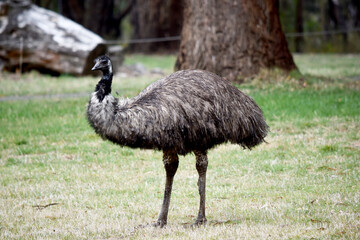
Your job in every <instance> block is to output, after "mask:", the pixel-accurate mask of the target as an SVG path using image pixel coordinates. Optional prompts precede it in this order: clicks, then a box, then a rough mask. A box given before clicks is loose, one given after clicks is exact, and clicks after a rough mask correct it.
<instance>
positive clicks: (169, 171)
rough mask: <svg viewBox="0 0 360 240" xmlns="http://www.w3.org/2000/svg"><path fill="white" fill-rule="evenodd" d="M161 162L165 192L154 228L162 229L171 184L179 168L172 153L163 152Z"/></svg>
mask: <svg viewBox="0 0 360 240" xmlns="http://www.w3.org/2000/svg"><path fill="white" fill-rule="evenodd" d="M163 162H164V167H165V170H166V183H165V191H164V201H163V204H162V207H161V211H160V214H159V218H158V220H157V222H156V223H155V226H156V227H158V226H160V227H163V226H165V225H166V223H167V216H168V211H169V205H170V197H171V189H172V184H173V180H174V176H175V173H176V170H177V168H178V166H179V158H178V155H177V154H176V153H174V152H170V151H167V152H165V151H164V155H163Z"/></svg>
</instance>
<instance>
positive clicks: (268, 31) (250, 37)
mask: <svg viewBox="0 0 360 240" xmlns="http://www.w3.org/2000/svg"><path fill="white" fill-rule="evenodd" d="M272 67H279V68H282V69H285V70H292V69H296V65H295V63H294V61H293V58H292V55H291V53H290V52H289V49H288V46H287V42H286V39H285V36H284V34H283V32H282V29H281V24H280V19H279V2H278V0H252V1H250V0H249V1H248V0H228V1H216V0H207V1H205V0H186V1H185V9H184V24H183V29H182V33H181V43H180V50H179V53H178V58H177V63H176V65H175V69H177V70H178V69H204V70H208V71H211V72H215V73H216V74H218V75H220V76H223V77H225V78H226V79H228V80H230V81H241V80H242V79H243V78H244V77H251V76H254V75H255V74H257V73H258V72H259V70H260V69H262V68H272Z"/></svg>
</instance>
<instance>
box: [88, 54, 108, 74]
mask: <svg viewBox="0 0 360 240" xmlns="http://www.w3.org/2000/svg"><path fill="white" fill-rule="evenodd" d="M94 62H95V65H94V67H93V68H92V69H91V70H92V71H94V70H100V71H102V72H103V73H104V74H105V73H112V65H111V61H110V58H109V57H108V56H106V55H103V56H100V57H97V58H96V59H95V60H94Z"/></svg>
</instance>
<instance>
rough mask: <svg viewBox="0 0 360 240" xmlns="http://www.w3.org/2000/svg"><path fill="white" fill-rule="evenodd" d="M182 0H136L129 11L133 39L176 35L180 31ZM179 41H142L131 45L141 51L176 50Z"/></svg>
mask: <svg viewBox="0 0 360 240" xmlns="http://www.w3.org/2000/svg"><path fill="white" fill-rule="evenodd" d="M182 11H183V0H166V1H163V0H136V4H135V6H134V8H133V10H132V13H131V23H132V25H133V30H134V32H133V35H132V38H133V39H146V38H163V37H172V36H177V35H179V34H180V32H181V27H182V17H183V14H182ZM178 49H179V42H177V41H169V42H154V43H142V44H136V45H133V46H132V50H134V51H141V52H157V51H163V50H166V51H169V50H170V51H171V50H173V51H177V50H178Z"/></svg>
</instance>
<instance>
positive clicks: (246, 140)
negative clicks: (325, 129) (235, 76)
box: [87, 56, 268, 226]
mask: <svg viewBox="0 0 360 240" xmlns="http://www.w3.org/2000/svg"><path fill="white" fill-rule="evenodd" d="M93 70H101V71H102V72H103V77H102V79H101V80H100V82H99V83H98V84H97V86H96V89H95V92H94V93H93V94H92V96H91V98H90V101H89V106H88V110H87V116H88V121H89V123H90V125H91V126H92V127H93V128H94V130H95V132H96V133H97V134H99V135H100V136H101V137H102V138H104V139H107V140H110V141H112V142H114V143H116V144H119V145H122V146H129V147H132V148H143V149H157V150H162V151H163V162H164V167H165V170H166V185H165V192H164V201H163V206H162V209H161V212H160V215H159V218H158V221H157V223H156V225H159V226H164V225H165V224H166V222H167V214H168V208H169V204H170V196H171V188H172V182H173V178H174V175H175V173H176V170H177V167H178V164H179V161H178V154H180V155H186V154H187V153H190V152H194V154H195V156H196V169H197V171H198V174H199V181H198V186H199V194H200V208H199V213H198V217H197V220H196V222H195V224H197V225H198V224H204V223H205V222H206V218H205V184H206V169H207V165H208V160H207V150H208V149H211V148H212V147H214V146H215V145H218V144H221V143H224V142H231V143H236V144H239V145H241V146H243V147H244V148H249V149H251V148H252V147H254V146H256V145H258V144H260V143H261V142H263V141H264V137H265V136H266V134H267V131H268V126H267V124H266V122H265V119H264V117H263V114H262V111H261V109H260V108H259V107H258V106H257V104H256V103H255V102H254V101H253V100H252V99H251V98H250V97H248V96H247V95H245V94H244V93H243V92H241V91H240V90H238V89H237V88H236V87H234V86H232V85H231V84H230V83H229V82H227V81H226V80H224V79H223V78H221V77H219V76H217V75H215V74H213V73H210V72H207V71H202V70H184V71H178V72H175V73H173V74H171V75H169V76H167V77H165V78H162V79H160V80H158V81H156V82H154V83H153V84H151V85H150V86H148V87H147V88H146V89H144V90H143V91H142V92H141V93H140V94H139V95H138V96H136V97H134V98H132V99H121V100H120V99H117V98H114V97H113V96H112V95H111V83H112V69H111V62H110V59H109V58H108V57H106V56H101V57H99V58H97V59H96V64H95V66H94V68H93Z"/></svg>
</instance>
